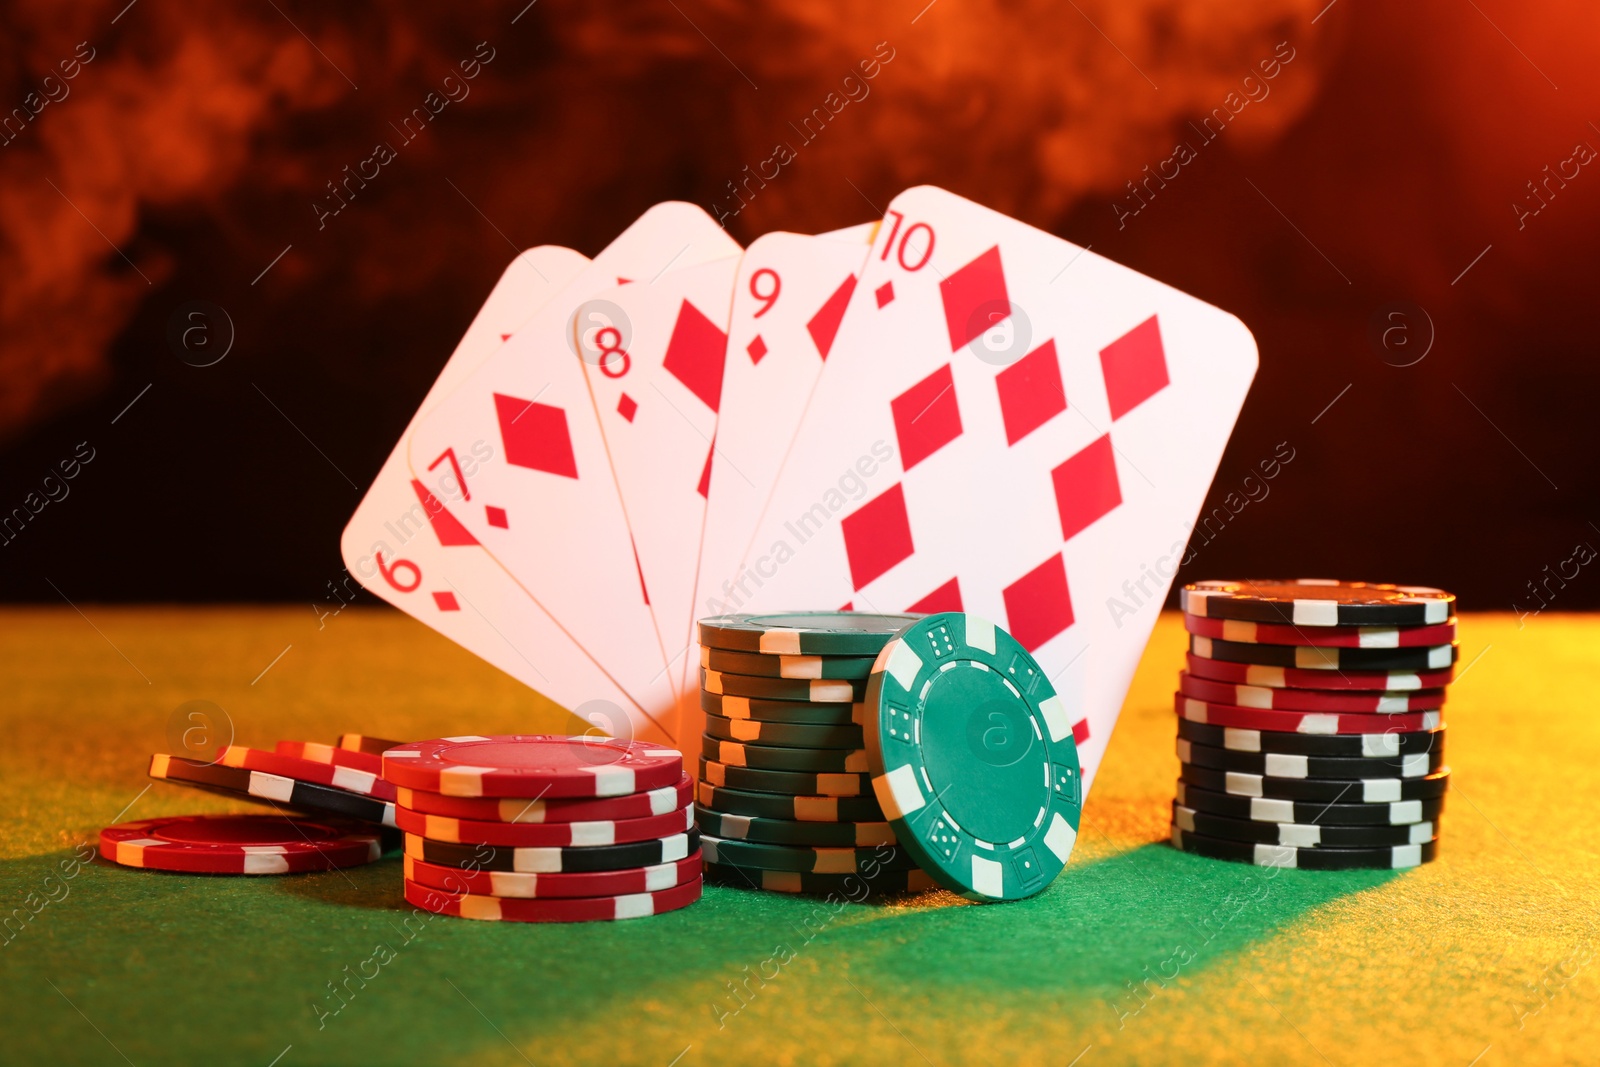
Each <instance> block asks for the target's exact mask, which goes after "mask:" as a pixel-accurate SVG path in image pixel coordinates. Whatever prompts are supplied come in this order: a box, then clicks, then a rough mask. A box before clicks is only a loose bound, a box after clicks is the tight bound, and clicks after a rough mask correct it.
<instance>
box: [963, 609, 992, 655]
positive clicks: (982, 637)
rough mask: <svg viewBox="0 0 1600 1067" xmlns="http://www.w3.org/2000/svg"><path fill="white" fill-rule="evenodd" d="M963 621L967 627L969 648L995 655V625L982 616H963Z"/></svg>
mask: <svg viewBox="0 0 1600 1067" xmlns="http://www.w3.org/2000/svg"><path fill="white" fill-rule="evenodd" d="M962 619H963V620H964V621H965V625H966V632H967V644H968V646H970V647H972V648H975V649H977V650H978V651H980V652H987V653H988V654H989V655H991V656H992V655H994V648H995V645H994V623H992V622H990V621H989V620H988V619H986V618H984V617H983V616H982V615H963V616H962Z"/></svg>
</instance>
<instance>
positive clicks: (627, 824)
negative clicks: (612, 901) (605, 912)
mask: <svg viewBox="0 0 1600 1067" xmlns="http://www.w3.org/2000/svg"><path fill="white" fill-rule="evenodd" d="M395 822H396V824H397V825H398V826H399V827H400V829H402V830H404V831H405V832H406V833H408V834H416V835H417V836H419V837H425V838H428V839H429V840H431V841H448V842H455V843H460V844H471V845H507V846H511V847H522V846H525V845H531V846H555V847H589V846H596V845H622V844H628V843H630V842H634V841H648V840H650V839H652V838H662V837H670V836H672V835H673V834H681V833H683V832H685V831H687V830H688V829H689V828H690V827H691V826H693V825H694V810H693V808H690V807H685V808H682V809H680V810H678V811H670V812H667V813H666V814H664V815H647V816H645V817H644V818H642V819H619V820H615V821H606V822H551V823H516V822H481V821H478V820H476V819H452V818H450V817H449V816H446V815H425V814H423V813H422V812H417V811H412V810H411V809H409V808H404V807H397V808H396V809H395Z"/></svg>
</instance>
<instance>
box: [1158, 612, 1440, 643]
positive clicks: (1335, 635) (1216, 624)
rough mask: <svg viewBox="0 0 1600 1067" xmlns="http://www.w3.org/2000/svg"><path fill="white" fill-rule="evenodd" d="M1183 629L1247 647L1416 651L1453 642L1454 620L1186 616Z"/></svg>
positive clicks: (1201, 635)
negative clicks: (1363, 622)
mask: <svg viewBox="0 0 1600 1067" xmlns="http://www.w3.org/2000/svg"><path fill="white" fill-rule="evenodd" d="M1183 628H1184V629H1185V630H1188V631H1189V632H1190V633H1192V634H1195V635H1197V636H1200V637H1210V638H1215V639H1218V640H1222V641H1236V642H1238V643H1239V644H1246V645H1305V646H1309V647H1311V648H1419V647H1423V646H1428V645H1448V644H1451V643H1452V642H1454V641H1455V639H1456V620H1455V617H1454V616H1451V618H1450V619H1449V621H1447V622H1442V623H1439V624H1437V625H1435V626H1346V627H1338V626H1306V627H1301V626H1293V625H1284V624H1281V623H1271V622H1243V621H1240V620H1237V619H1212V618H1207V617H1205V616H1203V615H1185V616H1184V617H1183Z"/></svg>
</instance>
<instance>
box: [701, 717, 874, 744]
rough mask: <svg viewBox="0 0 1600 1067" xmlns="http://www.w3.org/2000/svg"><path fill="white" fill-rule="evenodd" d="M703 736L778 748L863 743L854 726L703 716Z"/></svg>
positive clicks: (857, 727)
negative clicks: (704, 732)
mask: <svg viewBox="0 0 1600 1067" xmlns="http://www.w3.org/2000/svg"><path fill="white" fill-rule="evenodd" d="M706 733H707V734H709V735H710V736H712V737H715V738H717V739H718V740H719V741H745V742H749V743H751V744H756V745H775V746H777V747H779V748H860V747H861V746H862V745H864V744H866V738H865V736H864V735H863V733H862V730H861V727H859V726H857V725H855V724H854V723H851V724H848V725H842V726H824V725H820V724H816V723H790V722H765V721H763V720H759V719H725V718H723V717H722V716H721V715H710V714H708V715H707V716H706Z"/></svg>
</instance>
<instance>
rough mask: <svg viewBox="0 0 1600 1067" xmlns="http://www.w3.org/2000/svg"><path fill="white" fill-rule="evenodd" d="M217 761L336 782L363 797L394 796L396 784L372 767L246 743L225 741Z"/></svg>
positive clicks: (306, 779)
mask: <svg viewBox="0 0 1600 1067" xmlns="http://www.w3.org/2000/svg"><path fill="white" fill-rule="evenodd" d="M217 762H218V763H220V764H222V765H223V766H224V767H242V768H244V769H245V770H250V771H265V772H267V773H268V774H277V775H281V776H283V777H284V778H293V779H294V780H295V781H297V782H315V783H317V784H318V785H328V786H333V787H334V788H335V789H343V790H345V791H346V792H348V793H359V794H361V795H362V796H364V797H376V798H378V799H379V800H393V799H394V786H393V785H392V784H391V783H389V782H386V781H384V780H383V779H382V778H381V777H379V776H378V775H376V774H373V773H371V772H370V771H363V770H357V769H356V768H354V767H346V766H343V765H341V764H337V763H318V762H316V761H315V760H308V759H301V758H300V757H299V756H288V755H285V754H283V753H282V752H267V751H265V750H264V749H259V748H247V747H245V746H244V745H225V746H223V747H222V748H221V749H219V750H218V751H217Z"/></svg>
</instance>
